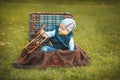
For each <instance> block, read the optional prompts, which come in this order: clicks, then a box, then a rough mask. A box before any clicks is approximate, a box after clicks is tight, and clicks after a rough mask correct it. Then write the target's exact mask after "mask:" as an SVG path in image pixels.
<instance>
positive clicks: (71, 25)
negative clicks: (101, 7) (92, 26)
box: [60, 18, 76, 32]
mask: <svg viewBox="0 0 120 80" xmlns="http://www.w3.org/2000/svg"><path fill="white" fill-rule="evenodd" d="M60 24H63V25H64V26H65V28H66V29H67V30H69V31H70V32H71V31H72V30H73V29H74V28H75V27H76V23H75V21H74V20H73V19H72V18H66V19H64V20H62V21H61V23H60Z"/></svg>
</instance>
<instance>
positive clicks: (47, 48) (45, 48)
mask: <svg viewBox="0 0 120 80" xmlns="http://www.w3.org/2000/svg"><path fill="white" fill-rule="evenodd" d="M39 50H40V51H56V49H55V48H54V47H52V46H43V47H41V48H40V49H39Z"/></svg>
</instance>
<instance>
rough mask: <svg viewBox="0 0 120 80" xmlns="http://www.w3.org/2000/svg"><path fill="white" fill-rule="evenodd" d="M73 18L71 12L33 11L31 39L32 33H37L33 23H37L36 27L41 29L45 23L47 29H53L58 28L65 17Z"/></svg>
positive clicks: (31, 15) (31, 16)
mask: <svg viewBox="0 0 120 80" xmlns="http://www.w3.org/2000/svg"><path fill="white" fill-rule="evenodd" d="M68 17H69V18H72V15H71V14H65V13H60V14H56V13H55V14H54V13H52V14H51V13H45V14H44V13H42V14H41V13H31V14H30V33H29V34H30V35H29V36H30V40H32V39H33V37H32V36H31V35H33V34H36V32H35V29H34V28H33V25H35V28H36V29H37V30H39V29H40V28H41V25H42V24H43V23H45V24H46V27H45V31H52V30H53V29H55V28H56V26H58V25H59V24H60V22H61V20H63V19H64V18H68Z"/></svg>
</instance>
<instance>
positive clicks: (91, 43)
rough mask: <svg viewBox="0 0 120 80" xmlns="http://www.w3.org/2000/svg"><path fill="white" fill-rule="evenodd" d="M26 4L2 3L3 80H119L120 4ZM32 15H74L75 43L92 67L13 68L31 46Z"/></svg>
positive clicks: (0, 67) (0, 62) (0, 45)
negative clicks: (41, 13) (27, 45)
mask: <svg viewBox="0 0 120 80" xmlns="http://www.w3.org/2000/svg"><path fill="white" fill-rule="evenodd" d="M26 1H27V0H25V2H24V1H22V2H20V1H19V2H15V0H13V2H10V1H7V0H6V1H0V57H1V58H0V80H120V77H119V75H120V61H119V60H120V3H119V2H117V3H116V2H110V3H109V2H90V1H89V2H77V1H78V0H76V1H75V2H72V1H71V0H70V2H64V3H63V2H53V1H54V0H52V2H49V1H46V2H44V1H42V2H40V1H38V0H37V1H35V2H32V0H30V2H28V1H27V2H26ZM62 1H63V0H62ZM111 1H112V0H111ZM59 3H62V4H59ZM31 12H71V13H72V14H73V16H74V19H75V21H76V24H77V27H76V29H75V30H74V40H75V42H76V43H77V44H79V45H80V46H81V47H82V48H83V49H84V50H85V51H86V52H87V55H88V56H89V57H90V64H89V65H88V66H83V67H72V68H60V67H56V68H47V69H46V70H39V69H16V68H14V67H13V66H12V65H11V63H12V62H14V61H16V60H17V58H18V57H19V56H20V53H21V51H22V49H23V47H24V46H25V44H27V43H28V39H29V36H28V32H29V14H30V13H31Z"/></svg>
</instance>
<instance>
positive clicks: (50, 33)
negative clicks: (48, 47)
mask: <svg viewBox="0 0 120 80" xmlns="http://www.w3.org/2000/svg"><path fill="white" fill-rule="evenodd" d="M43 36H45V37H48V38H50V37H53V36H55V30H53V31H47V32H45V34H44V35H43Z"/></svg>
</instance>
